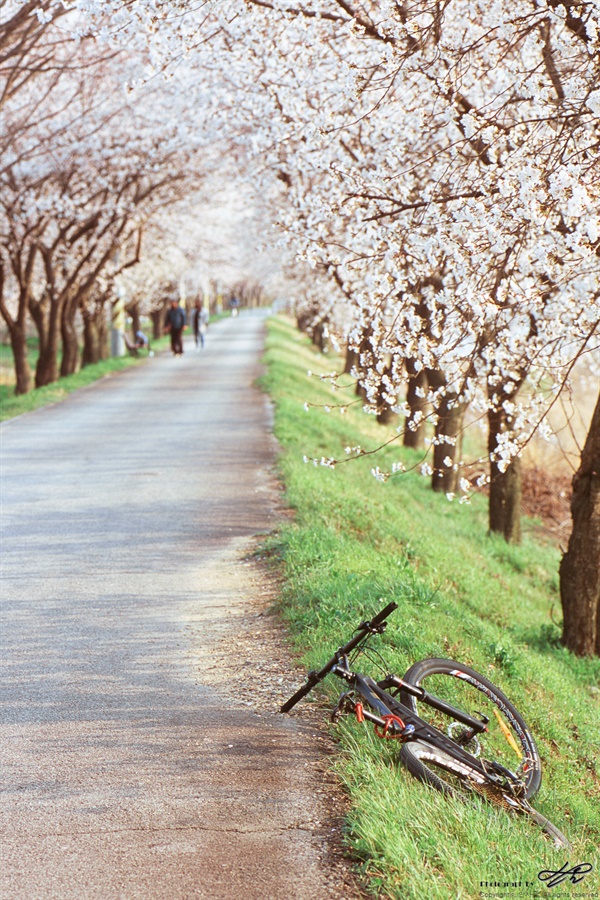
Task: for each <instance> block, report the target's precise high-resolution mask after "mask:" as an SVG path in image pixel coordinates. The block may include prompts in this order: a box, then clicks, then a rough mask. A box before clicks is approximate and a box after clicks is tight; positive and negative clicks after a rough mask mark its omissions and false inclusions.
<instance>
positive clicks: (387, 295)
mask: <svg viewBox="0 0 600 900" xmlns="http://www.w3.org/2000/svg"><path fill="white" fill-rule="evenodd" d="M45 6H46V7H47V9H48V12H51V11H52V10H57V9H58V8H59V7H60V8H63V6H64V4H62V3H58V2H56V3H54V4H53V3H48V4H45ZM70 6H71V7H73V8H76V9H77V10H78V13H77V14H78V16H79V20H78V21H79V26H80V32H81V34H85V33H87V32H88V31H91V32H93V33H95V34H102V22H103V17H104V18H105V19H106V18H108V21H109V23H112V25H113V26H114V27H113V37H112V38H111V39H109V40H108V41H107V43H106V44H104V45H103V46H104V47H105V52H106V53H117V52H118V46H119V43H118V42H119V40H126V41H127V42H128V45H130V46H133V47H138V48H146V50H145V52H147V54H148V61H149V63H151V64H152V65H153V66H154V68H155V69H162V68H165V67H166V68H167V69H168V68H169V67H170V69H171V71H174V72H176V71H178V67H179V66H180V65H181V63H182V60H185V61H186V65H188V66H189V69H188V70H189V71H193V72H194V75H193V77H192V80H191V81H190V82H189V83H190V84H195V85H196V90H197V91H199V93H197V95H196V96H198V97H200V96H201V97H202V98H203V102H205V104H206V105H207V107H208V108H209V110H210V127H211V130H212V133H213V134H215V133H219V134H220V135H226V136H227V140H228V142H229V146H231V147H234V148H236V157H235V158H236V160H237V161H238V162H239V165H240V167H248V173H249V177H252V179H253V181H254V183H255V184H256V185H257V186H258V188H259V190H260V191H261V194H262V197H263V202H264V203H265V204H267V203H268V204H270V205H271V208H272V211H273V218H274V220H275V221H276V222H277V224H278V226H279V227H280V229H281V230H282V231H283V232H285V233H286V234H287V236H288V239H289V242H290V246H291V247H292V248H293V252H294V254H295V255H296V257H297V258H298V259H299V260H300V262H301V264H302V266H303V269H302V270H301V274H300V277H301V278H303V280H304V284H305V290H304V293H305V297H306V303H305V308H304V309H301V310H300V312H301V315H302V316H303V317H304V318H305V319H307V317H308V320H309V321H310V318H311V317H312V320H313V323H314V324H315V325H319V326H321V327H322V326H323V324H324V323H327V322H329V323H330V327H335V328H337V329H338V330H339V331H340V332H341V333H342V335H343V338H344V340H346V341H347V343H348V347H349V357H350V366H349V367H350V368H351V370H352V372H353V373H354V374H355V376H356V378H357V381H358V382H359V385H360V390H361V392H362V394H363V395H364V398H365V401H366V404H367V405H368V407H370V409H371V410H372V411H373V412H374V413H375V414H376V415H377V416H378V418H379V420H380V421H381V422H382V424H384V423H385V422H386V421H387V420H388V418H389V414H390V412H394V411H399V412H400V413H403V414H404V415H405V417H406V425H405V428H404V431H405V441H406V442H407V443H411V442H413V443H414V442H415V441H418V439H419V434H420V432H421V429H422V424H423V418H424V416H425V415H426V414H427V415H428V417H429V419H430V421H431V422H432V424H433V427H434V429H435V438H434V447H435V451H436V452H435V457H434V460H433V475H434V483H435V485H436V487H440V488H442V489H444V490H448V489H451V488H452V487H453V480H454V479H455V478H456V473H457V463H458V461H459V455H458V445H459V435H460V433H461V429H462V417H463V415H464V412H465V410H466V409H467V407H470V409H471V410H472V413H473V415H475V416H478V417H483V418H485V419H486V421H487V430H488V451H489V478H488V481H489V492H490V528H491V529H492V530H494V531H499V532H501V533H502V534H504V535H505V537H506V538H507V540H517V539H518V537H519V531H518V523H519V517H518V514H517V513H518V498H519V478H520V463H519V454H520V452H521V450H522V448H523V446H524V445H525V444H526V442H527V441H528V439H529V437H530V435H531V434H532V433H533V431H534V430H535V429H540V428H542V429H543V428H544V427H545V425H544V417H545V415H546V413H547V410H548V408H549V406H551V405H552V403H554V402H556V398H557V397H559V396H560V393H561V391H562V390H564V388H565V385H567V384H568V381H569V376H570V373H571V371H572V369H573V367H574V365H575V363H576V362H577V360H578V359H579V358H580V357H581V355H582V354H584V353H586V352H587V351H588V350H589V349H591V348H593V347H594V346H596V344H597V336H598V329H599V322H600V280H599V269H598V256H599V246H600V245H599V233H600V227H599V218H598V213H599V202H600V196H599V195H600V177H599V176H600V172H599V168H600V155H599V153H598V142H599V137H600V133H599V130H598V119H599V115H600V88H599V87H598V85H599V84H600V54H599V53H598V35H599V33H600V12H599V10H598V6H597V3H595V2H593V0H581V2H577V3H575V2H574V0H562V2H559V0H511V2H508V0H450V2H448V0H434V2H433V3H428V4H420V3H416V4H411V5H408V4H404V3H400V2H396V0H300V2H294V3H291V2H289V0H269V2H266V0H218V2H217V0H205V2H203V3H202V4H200V6H199V7H198V8H197V9H194V10H192V11H189V10H187V8H186V7H187V4H185V3H183V2H180V0H164V2H163V3H161V4H160V6H157V4H156V3H154V2H153V0H137V2H136V3H134V4H132V3H128V2H122V0H105V2H103V3H98V2H92V0H71V3H70ZM109 32H110V29H109ZM115 42H116V43H115ZM84 45H85V42H83V44H82V46H84ZM140 52H142V51H140ZM186 71H187V70H186ZM69 77H70V78H71V77H73V76H72V75H69ZM165 90H166V88H165ZM198 110H199V107H198V106H196V107H195V108H194V109H193V112H192V115H193V116H197V115H198ZM181 113H182V114H183V115H184V121H189V114H188V116H187V118H186V117H185V111H184V110H181ZM159 165H161V163H160V161H159V160H158V159H157V169H156V171H158V166H159ZM114 189H115V188H114V187H112V186H111V188H110V193H111V196H112V195H113V192H114ZM158 196H160V194H158ZM76 234H78V232H76ZM135 234H136V232H135V231H132V233H131V236H130V237H129V238H128V240H129V241H130V243H129V246H130V247H131V251H130V253H131V254H133V255H135ZM128 258H129V257H127V259H128ZM307 269H308V270H309V271H310V276H309V279H306V277H305V272H306V270H307ZM599 402H600V401H599ZM427 411H428V412H427ZM599 419H600V407H598V408H597V410H596V413H595V415H594V417H593V419H592V423H591V428H590V433H589V436H588V440H587V442H586V446H585V448H584V452H583V454H582V458H581V467H580V469H579V472H578V474H577V477H576V478H575V480H574V495H573V532H572V536H571V541H570V544H569V549H568V552H567V553H566V555H565V558H564V560H563V565H562V567H561V592H562V599H563V609H564V614H565V642H566V643H567V645H568V646H569V647H571V648H572V649H573V650H575V651H576V652H578V653H594V652H596V653H600V575H599V572H600V476H599V474H598V473H599V472H600V438H599V429H600V422H599ZM379 475H380V477H385V473H383V475H382V473H379Z"/></svg>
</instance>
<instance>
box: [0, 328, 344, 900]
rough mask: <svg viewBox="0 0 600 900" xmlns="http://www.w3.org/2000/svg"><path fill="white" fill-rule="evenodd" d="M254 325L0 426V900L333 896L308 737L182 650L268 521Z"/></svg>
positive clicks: (258, 332)
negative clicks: (234, 704)
mask: <svg viewBox="0 0 600 900" xmlns="http://www.w3.org/2000/svg"><path fill="white" fill-rule="evenodd" d="M263 328H264V323H263V321H262V319H260V318H258V317H251V316H247V317H246V316H243V315H242V316H240V317H238V318H237V319H233V320H225V321H223V322H222V323H218V324H217V325H216V326H213V327H212V328H211V329H210V330H209V336H208V337H209V340H208V342H207V349H206V350H205V351H204V353H202V354H197V353H195V352H194V351H193V350H192V349H191V347H189V346H188V348H187V352H186V354H185V355H184V356H183V357H181V358H172V357H171V356H170V355H164V356H161V357H157V358H155V359H154V360H152V361H149V362H148V364H147V365H144V366H142V367H139V368H135V369H132V370H127V371H126V372H124V373H122V374H120V375H118V376H116V377H113V378H109V379H105V380H103V381H102V382H100V383H97V384H95V385H93V386H92V387H91V388H88V389H85V390H82V391H80V392H78V393H76V394H74V395H71V397H70V398H68V399H67V400H66V401H64V402H63V403H61V404H59V405H57V406H55V407H51V408H46V409H43V410H39V411H38V412H35V413H31V414H29V415H26V416H22V417H20V418H18V419H15V420H13V421H11V422H8V423H6V424H5V425H3V426H2V428H1V432H0V435H1V440H2V462H3V488H2V490H3V511H2V526H3V531H4V540H3V547H4V555H3V558H4V565H3V601H2V644H3V648H2V659H3V664H4V674H3V684H2V695H1V701H2V712H3V716H2V726H1V732H0V734H1V738H2V758H3V773H4V774H3V784H2V803H1V808H0V811H1V814H2V875H1V878H0V885H1V887H2V893H1V896H2V898H5V900H20V898H23V900H36V898H59V900H70V898H73V900H75V898H76V900H87V898H102V900H104V898H124V900H131V898H144V900H153V898H165V900H178V898H193V897H200V898H204V897H207V898H208V897H210V898H217V900H218V898H240V900H253V898H257V900H258V898H260V900H279V898H282V900H283V898H286V900H288V898H306V900H321V898H329V897H340V896H341V895H342V893H343V891H341V892H340V890H339V888H338V889H336V888H335V887H331V878H330V874H329V873H328V871H327V866H323V864H322V862H320V860H319V856H320V854H322V851H323V845H322V843H320V839H317V838H318V836H317V835H315V832H314V830H313V829H312V828H311V826H310V825H309V824H307V823H308V822H309V821H310V820H311V819H314V818H316V817H318V815H319V814H320V811H319V809H318V808H317V807H316V806H315V805H314V804H315V801H314V800H313V799H312V798H313V791H314V786H315V785H314V776H311V774H310V772H311V766H313V765H314V762H315V752H316V751H315V749H314V746H312V744H311V742H310V740H308V739H307V737H306V735H305V734H303V733H302V731H301V730H300V728H299V726H298V725H296V724H294V723H293V722H292V721H289V720H288V721H283V720H282V719H281V717H275V716H273V718H272V719H271V718H269V717H268V716H267V717H264V716H263V717H259V716H257V715H255V714H254V713H252V712H250V711H246V710H243V709H232V708H228V707H227V704H224V703H223V700H222V698H221V697H220V696H219V695H218V694H217V693H216V692H215V691H214V690H213V689H210V688H208V687H206V686H204V685H202V684H201V683H198V681H199V679H198V672H197V669H196V668H195V667H194V665H193V664H192V661H191V659H192V654H193V650H194V647H193V646H191V641H192V637H191V635H193V636H194V637H193V640H197V634H198V632H199V631H200V632H202V631H205V633H206V634H212V635H214V634H215V630H216V631H218V629H219V627H220V623H223V622H224V621H225V620H226V618H227V611H228V609H230V608H232V607H233V606H234V605H235V604H239V603H240V602H243V600H244V592H245V591H247V590H248V585H247V584H246V583H245V581H244V577H245V576H244V574H243V567H241V566H240V565H239V564H238V562H237V560H238V559H239V557H240V555H241V554H242V553H243V551H244V549H245V548H247V546H248V542H249V540H250V538H251V537H252V536H253V535H255V534H256V533H257V532H260V531H263V530H265V529H269V528H270V527H271V526H272V524H273V522H274V511H273V510H274V496H273V488H272V485H271V484H270V481H269V474H268V466H269V464H270V463H271V462H272V458H273V446H272V439H271V438H270V437H269V428H268V425H269V410H268V408H267V404H266V402H265V399H264V398H263V396H262V395H261V394H260V393H259V391H258V390H257V389H256V388H255V387H254V386H253V380H254V378H255V377H256V376H257V375H258V374H259V371H260V369H259V362H258V360H259V355H260V350H261V347H262V339H263ZM190 622H193V623H194V627H193V629H190V627H189V626H190ZM203 623H205V625H206V629H203V627H202V625H203ZM207 640H208V637H207ZM234 675H235V673H233V675H232V677H234ZM311 779H312V780H311Z"/></svg>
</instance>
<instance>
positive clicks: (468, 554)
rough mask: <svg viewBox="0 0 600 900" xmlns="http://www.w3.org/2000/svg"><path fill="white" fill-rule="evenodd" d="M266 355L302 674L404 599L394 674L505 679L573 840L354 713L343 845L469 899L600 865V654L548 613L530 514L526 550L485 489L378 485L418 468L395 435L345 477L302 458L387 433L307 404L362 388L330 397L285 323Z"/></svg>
mask: <svg viewBox="0 0 600 900" xmlns="http://www.w3.org/2000/svg"><path fill="white" fill-rule="evenodd" d="M266 361H267V365H268V373H267V375H266V376H265V378H264V386H265V389H266V390H267V391H268V392H269V393H270V395H271V396H272V397H273V399H274V401H275V404H276V419H275V434H276V436H277V438H278V439H279V441H280V443H281V446H282V454H281V457H280V470H281V476H282V480H283V481H284V484H285V491H286V494H285V496H286V501H287V504H288V505H289V507H290V508H291V509H292V510H294V511H295V515H294V520H293V522H292V523H291V524H289V525H285V526H284V527H282V528H281V530H280V531H279V532H278V533H277V534H276V535H275V536H274V537H273V538H272V539H271V548H272V551H273V552H274V553H275V554H276V555H277V556H278V557H280V558H281V560H282V565H283V571H284V574H285V586H284V589H283V596H282V608H283V611H284V615H285V617H286V619H287V620H288V622H289V624H290V628H291V631H292V633H293V634H294V635H295V636H296V639H297V645H298V648H299V650H300V652H301V653H302V654H303V659H304V661H305V662H306V665H307V667H318V666H320V665H322V664H323V662H324V661H325V659H326V658H327V657H328V655H329V654H330V651H331V650H333V649H335V647H336V646H338V645H339V644H340V643H341V642H342V640H345V639H347V637H348V636H349V634H350V632H351V631H352V629H353V628H354V627H355V626H356V625H357V624H358V622H360V621H361V620H362V618H364V617H365V616H366V615H368V614H370V613H374V612H375V611H377V610H378V609H379V608H380V607H382V606H383V605H384V602H386V603H387V602H389V601H390V600H395V601H396V602H397V603H398V604H399V609H398V610H397V611H396V612H395V613H394V615H393V616H392V618H391V620H390V624H389V626H388V632H387V634H386V636H385V638H384V639H383V641H384V644H385V652H386V657H387V659H388V660H389V663H390V666H389V668H390V669H391V670H392V671H396V672H398V673H399V674H403V673H404V672H405V671H406V670H407V669H408V667H409V666H410V665H411V664H412V663H413V662H414V661H415V660H417V659H421V658H424V657H428V656H442V657H449V658H454V659H458V660H461V661H462V662H465V663H467V664H469V665H471V666H473V667H474V668H476V669H478V670H479V671H481V672H482V673H483V674H486V675H487V676H488V677H489V678H490V679H491V680H492V681H493V682H495V683H496V684H498V686H499V687H501V688H502V689H503V690H504V691H505V693H507V694H508V696H509V697H510V698H511V699H512V700H513V702H514V703H515V705H516V706H517V708H519V710H520V711H521V713H522V714H523V716H524V718H525V720H526V721H527V722H528V724H529V726H530V728H531V729H532V732H533V734H534V735H535V737H536V740H537V741H538V744H539V749H540V752H541V755H542V762H543V766H544V782H543V785H542V789H541V792H540V794H539V796H538V798H536V803H535V805H536V807H537V808H538V809H540V811H542V812H543V813H544V814H545V815H547V816H548V817H549V818H550V819H551V820H553V821H555V822H556V824H557V825H558V827H559V828H561V829H562V830H563V831H565V832H566V833H567V834H568V836H569V837H570V838H571V840H572V841H573V844H574V850H573V852H572V854H571V855H570V857H569V856H568V854H565V852H560V851H556V850H554V848H553V847H552V844H551V843H550V841H549V840H547V839H546V838H545V837H544V836H543V834H542V833H541V832H539V831H538V830H537V829H536V828H535V827H534V826H532V825H530V824H529V823H528V822H526V821H523V820H520V819H515V818H513V817H509V816H508V815H506V814H505V813H503V812H502V811H501V810H496V809H493V808H490V807H488V806H486V805H484V804H475V805H474V806H470V805H465V804H462V803H460V802H454V801H449V800H447V799H445V798H444V797H441V796H438V795H437V794H436V793H435V792H434V791H432V790H431V789H429V788H427V787H425V786H422V785H420V784H419V783H418V782H416V781H414V780H413V779H412V778H411V777H410V776H409V775H408V774H407V773H405V772H404V771H403V770H401V769H399V768H398V766H397V765H396V759H397V749H396V748H393V747H392V748H390V747H389V745H387V744H384V742H382V741H377V740H376V739H374V738H372V737H370V736H369V733H368V732H367V731H366V729H365V727H364V726H359V725H357V724H356V723H354V722H348V721H346V722H345V723H344V724H343V725H342V727H341V728H340V729H338V731H337V734H338V735H339V739H340V752H339V756H338V762H337V764H336V765H337V768H338V772H339V775H340V777H341V779H342V781H343V782H344V783H345V785H346V787H347V789H348V792H349V794H350V796H351V800H352V804H351V814H350V820H349V823H348V838H347V839H348V845H349V847H350V849H351V852H352V853H353V854H354V856H355V858H356V859H357V860H359V861H360V864H361V867H362V869H363V871H364V873H365V875H366V876H367V878H368V884H369V889H370V890H371V891H372V892H373V893H374V894H376V895H377V896H381V897H394V898H403V900H426V898H427V900H430V898H431V900H437V898H439V900H447V898H465V900H467V898H475V897H479V896H481V892H482V891H485V886H482V885H481V884H480V882H482V881H493V880H500V881H502V882H504V881H508V882H518V881H521V882H523V884H524V883H525V881H529V882H530V883H532V884H534V885H535V887H529V888H528V889H527V893H526V895H527V896H532V893H531V892H532V891H535V892H536V893H538V892H539V894H540V895H542V893H543V892H546V891H547V888H545V887H544V885H543V884H542V883H541V882H539V881H538V880H537V873H538V872H539V871H540V870H541V869H544V868H549V867H550V868H552V867H555V868H557V869H558V868H560V866H561V865H562V864H563V863H564V862H565V861H566V859H567V858H572V864H574V863H575V862H577V861H582V860H586V861H589V862H597V861H598V860H597V855H596V854H597V848H598V846H599V844H600V761H599V756H600V752H599V751H600V689H599V687H598V684H599V681H600V660H598V659H595V660H580V659H576V658H575V657H573V656H572V655H571V654H569V653H567V652H566V651H565V650H564V649H563V648H561V646H560V644H559V641H558V639H559V636H560V630H559V628H558V627H557V626H556V625H555V624H554V623H553V619H552V618H551V610H552V609H554V617H557V616H559V615H560V599H559V594H558V576H557V571H558V562H559V554H558V551H557V550H555V549H554V548H552V547H549V546H541V545H538V544H536V543H535V542H534V541H533V539H532V537H531V536H529V537H528V533H529V535H531V533H532V532H533V528H532V527H527V524H526V527H525V534H526V537H525V540H524V543H523V545H522V546H519V547H511V546H508V545H506V544H505V543H504V541H503V540H501V539H495V538H491V537H489V536H488V535H487V512H486V500H485V498H483V497H480V496H476V497H474V498H473V502H472V503H471V504H470V505H459V504H458V503H456V502H453V503H450V502H448V500H447V499H446V498H445V497H444V496H440V495H436V494H434V493H433V492H432V491H431V489H430V488H429V482H428V480H427V479H425V478H423V477H421V476H420V475H419V474H417V473H416V472H413V473H408V474H402V475H399V476H395V477H393V478H392V479H390V480H389V481H388V482H387V483H386V484H381V483H379V482H378V481H376V480H375V479H374V478H373V477H372V475H371V474H370V470H371V467H372V466H373V465H379V466H381V468H382V469H384V468H389V467H390V466H391V464H392V462H394V461H396V460H403V461H404V463H405V464H406V465H411V464H414V463H416V462H417V461H418V459H419V455H418V454H415V453H414V452H412V453H411V452H408V451H404V450H403V449H402V448H401V447H399V446H396V445H394V446H393V447H390V448H388V449H387V450H385V451H384V452H383V453H382V454H381V456H379V455H378V456H377V457H363V458H360V459H357V460H353V461H352V462H350V463H347V464H344V465H340V466H338V467H337V468H336V469H335V470H331V469H329V468H326V467H323V466H314V465H313V464H311V463H309V464H306V463H304V462H303V456H304V454H307V455H309V456H314V457H321V456H325V457H330V456H332V457H338V458H340V457H344V456H345V454H344V448H345V447H346V446H348V445H349V446H354V445H356V444H360V445H361V446H363V447H364V448H368V447H371V446H375V445H377V444H378V443H379V442H380V440H381V434H382V432H381V429H380V428H379V426H378V425H377V423H376V422H375V421H374V419H373V418H372V417H370V416H366V415H365V414H364V413H363V412H362V410H361V409H360V405H358V406H353V407H350V408H349V409H348V411H347V412H346V413H345V414H343V415H342V414H340V412H339V410H336V409H333V408H332V410H331V412H329V413H328V414H327V413H325V412H323V411H322V410H318V409H310V411H309V412H306V411H305V410H304V409H303V404H304V402H305V401H308V402H309V403H315V404H332V403H343V402H349V401H351V400H352V399H354V398H353V396H352V392H351V390H350V389H349V390H348V391H347V392H346V391H340V392H338V393H337V394H336V395H333V396H332V393H331V389H330V387H329V386H328V385H327V384H326V383H323V382H322V381H321V380H319V379H318V378H316V377H314V376H313V377H311V378H309V377H308V376H307V370H312V371H314V372H316V373H321V372H326V371H333V370H334V369H336V367H339V360H336V359H333V358H325V357H322V356H320V355H317V354H316V353H315V352H314V351H313V349H312V347H311V346H310V344H309V343H308V342H307V341H306V339H305V338H304V337H302V336H301V335H299V334H298V332H297V331H296V330H295V328H294V327H293V326H292V324H291V323H290V322H289V321H287V320H282V319H275V320H272V321H271V324H270V335H269V340H268V349H267V354H266ZM344 394H345V396H344ZM335 687H336V685H332V686H331V688H330V696H331V697H333V696H334V689H335ZM324 715H325V711H324ZM390 743H393V742H390ZM584 885H585V890H586V891H591V892H592V893H591V894H590V896H593V895H595V894H596V892H597V891H598V887H599V885H600V882H599V881H598V879H597V870H596V872H595V873H594V874H593V875H592V876H591V877H588V879H587V880H586V881H585V882H583V883H582V884H581V885H580V886H579V887H578V889H577V890H578V891H583V890H584ZM523 891H524V893H525V892H526V888H525V887H523ZM507 896H508V895H507Z"/></svg>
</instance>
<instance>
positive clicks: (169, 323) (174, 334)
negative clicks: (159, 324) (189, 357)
mask: <svg viewBox="0 0 600 900" xmlns="http://www.w3.org/2000/svg"><path fill="white" fill-rule="evenodd" d="M186 326H187V320H186V316H185V310H184V309H182V308H181V306H180V305H179V302H178V301H177V300H171V306H170V307H169V309H168V310H167V315H166V316H165V331H167V332H169V333H170V335H171V350H172V351H173V355H174V356H181V355H182V354H183V341H182V335H183V330H184V328H185V327H186Z"/></svg>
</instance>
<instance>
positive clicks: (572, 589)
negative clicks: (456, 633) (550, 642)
mask: <svg viewBox="0 0 600 900" xmlns="http://www.w3.org/2000/svg"><path fill="white" fill-rule="evenodd" d="M571 515H572V518H573V530H572V532H571V537H570V538H569V545H568V548H567V552H566V553H565V555H564V556H563V558H562V561H561V564H560V599H561V602H562V608H563V621H564V624H563V635H562V640H563V644H564V645H565V647H567V648H568V649H569V650H572V651H573V653H576V654H577V656H592V655H596V656H600V395H599V396H598V401H597V403H596V409H595V411H594V415H593V416H592V422H591V424H590V429H589V432H588V436H587V438H586V442H585V445H584V448H583V452H582V454H581V463H580V465H579V469H578V470H577V472H576V473H575V475H574V477H573V497H572V499H571Z"/></svg>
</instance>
